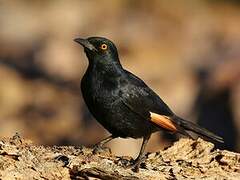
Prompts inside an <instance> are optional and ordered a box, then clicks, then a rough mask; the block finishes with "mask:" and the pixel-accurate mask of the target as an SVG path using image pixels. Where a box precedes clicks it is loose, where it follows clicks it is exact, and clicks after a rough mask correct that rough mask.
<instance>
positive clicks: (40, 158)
mask: <svg viewBox="0 0 240 180" xmlns="http://www.w3.org/2000/svg"><path fill="white" fill-rule="evenodd" d="M145 158H146V159H145V160H144V162H143V163H142V164H141V168H140V171H139V173H135V172H133V171H132V170H131V169H129V168H124V167H123V166H124V165H127V164H128V163H129V161H131V158H130V157H115V156H114V155H112V154H111V153H110V152H108V151H102V152H98V153H95V154H93V150H92V149H90V148H85V147H73V146H58V147H44V146H35V145H34V144H33V143H32V142H30V141H28V140H24V139H21V138H20V137H19V136H14V137H13V138H11V139H4V140H1V141H0V177H1V179H183V178H188V179H190V178H197V179H200V178H203V179H214V178H217V179H237V178H238V177H240V154H238V153H234V152H229V151H221V150H215V149H214V145H213V144H211V143H209V142H206V141H203V140H202V139H198V140H196V141H194V140H190V139H181V140H179V141H178V142H176V143H175V144H174V145H173V146H171V147H169V148H167V149H166V150H163V151H159V152H156V153H151V154H146V156H145Z"/></svg>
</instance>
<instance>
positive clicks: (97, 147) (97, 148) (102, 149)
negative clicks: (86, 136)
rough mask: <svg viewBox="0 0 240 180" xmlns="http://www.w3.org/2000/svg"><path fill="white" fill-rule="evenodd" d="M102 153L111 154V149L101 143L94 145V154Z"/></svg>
mask: <svg viewBox="0 0 240 180" xmlns="http://www.w3.org/2000/svg"><path fill="white" fill-rule="evenodd" d="M100 153H109V154H111V153H112V152H111V149H110V148H109V147H103V146H101V145H98V144H96V145H94V146H93V154H100Z"/></svg>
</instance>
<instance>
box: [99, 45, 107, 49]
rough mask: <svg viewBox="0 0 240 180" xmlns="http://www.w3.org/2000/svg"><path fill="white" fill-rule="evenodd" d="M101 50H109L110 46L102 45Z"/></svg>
mask: <svg viewBox="0 0 240 180" xmlns="http://www.w3.org/2000/svg"><path fill="white" fill-rule="evenodd" d="M100 48H101V49H102V50H107V48H108V46H107V45H106V44H102V45H101V46H100Z"/></svg>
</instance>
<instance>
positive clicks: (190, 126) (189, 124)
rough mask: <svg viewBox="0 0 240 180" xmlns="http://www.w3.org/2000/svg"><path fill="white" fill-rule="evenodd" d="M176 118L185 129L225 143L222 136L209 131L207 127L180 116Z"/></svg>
mask: <svg viewBox="0 0 240 180" xmlns="http://www.w3.org/2000/svg"><path fill="white" fill-rule="evenodd" d="M174 120H175V121H176V122H177V123H178V125H179V126H180V127H182V128H183V129H185V130H189V131H192V132H195V133H197V134H199V135H200V136H204V137H206V138H209V139H212V140H214V141H217V142H220V143H224V140H223V138H222V137H220V136H217V135H216V134H214V133H212V132H210V131H208V130H207V129H205V128H202V127H200V126H198V125H196V124H194V123H192V122H190V121H187V120H184V119H182V118H180V117H178V116H174Z"/></svg>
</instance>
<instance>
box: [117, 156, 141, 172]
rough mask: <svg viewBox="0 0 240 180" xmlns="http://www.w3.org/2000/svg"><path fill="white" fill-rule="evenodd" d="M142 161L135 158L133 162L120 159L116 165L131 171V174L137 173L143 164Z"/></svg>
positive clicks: (127, 159) (123, 158)
mask: <svg viewBox="0 0 240 180" xmlns="http://www.w3.org/2000/svg"><path fill="white" fill-rule="evenodd" d="M142 160H143V159H138V158H137V159H135V160H133V159H129V158H125V157H122V158H120V159H119V160H118V161H117V164H118V165H121V166H123V167H124V168H127V169H132V171H133V172H139V168H140V167H141V166H142V164H143V163H142Z"/></svg>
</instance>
